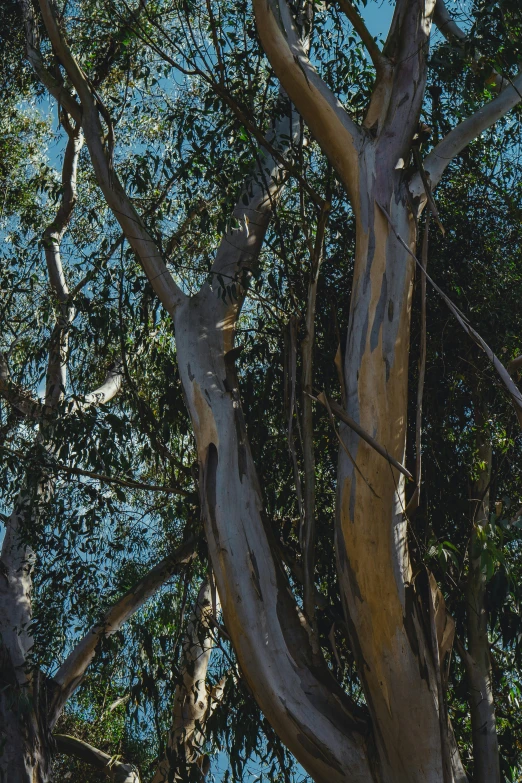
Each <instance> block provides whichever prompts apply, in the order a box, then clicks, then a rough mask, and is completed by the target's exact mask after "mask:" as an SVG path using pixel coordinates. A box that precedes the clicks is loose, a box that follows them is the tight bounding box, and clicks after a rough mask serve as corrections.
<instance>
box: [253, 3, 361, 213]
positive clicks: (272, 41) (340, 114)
mask: <svg viewBox="0 0 522 783" xmlns="http://www.w3.org/2000/svg"><path fill="white" fill-rule="evenodd" d="M253 6H254V13H255V18H256V24H257V29H258V32H259V36H260V38H261V43H262V45H263V49H264V50H265V52H266V54H267V57H268V59H269V60H270V64H271V65H272V67H273V69H274V71H275V73H276V76H277V78H278V79H279V81H280V82H281V84H282V86H283V88H284V90H285V92H286V93H287V95H288V96H289V98H290V100H291V101H292V103H293V104H294V105H295V107H296V108H297V110H298V112H299V113H300V114H301V116H302V117H303V119H304V121H305V122H306V124H307V125H308V127H309V128H310V130H311V132H312V133H313V135H314V136H315V138H316V139H317V140H318V142H319V143H320V145H321V147H322V149H323V151H324V153H325V154H326V155H327V157H328V159H329V160H330V162H331V164H332V166H333V167H334V168H335V170H336V171H337V173H338V174H339V177H340V178H341V180H342V182H343V183H344V185H345V187H346V189H347V192H348V195H349V196H350V198H351V199H352V201H354V200H357V192H356V179H357V168H358V155H359V150H360V147H361V144H362V138H363V137H362V134H361V131H360V129H359V128H358V126H357V125H356V124H355V123H354V122H353V120H352V119H351V117H350V116H349V115H348V113H347V112H346V111H345V109H344V108H343V106H342V105H341V103H340V102H339V100H338V99H337V98H336V96H335V95H334V94H333V92H332V91H331V90H330V89H329V88H328V87H327V86H326V84H325V83H324V81H323V80H322V79H321V77H320V76H319V74H318V73H317V71H316V70H315V68H313V66H312V65H311V63H310V61H309V60H308V57H307V56H306V53H305V51H304V48H303V45H302V43H301V41H300V40H299V36H298V32H297V29H296V26H295V24H294V20H293V18H292V15H291V12H290V9H289V7H288V5H287V3H286V0H268V2H266V0H254V2H253Z"/></svg>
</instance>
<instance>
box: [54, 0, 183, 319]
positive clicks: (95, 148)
mask: <svg viewBox="0 0 522 783" xmlns="http://www.w3.org/2000/svg"><path fill="white" fill-rule="evenodd" d="M40 10H41V13H42V17H43V21H44V24H45V27H46V29H47V33H48V35H49V38H50V41H51V43H52V45H53V48H54V50H55V51H56V53H57V55H58V56H59V58H60V61H61V63H62V65H63V67H64V68H65V70H66V71H67V74H68V76H69V78H70V80H71V82H72V84H73V85H74V88H75V89H76V92H77V93H78V96H79V98H80V102H81V106H82V129H83V132H84V135H85V141H86V143H87V147H88V149H89V153H90V156H91V161H92V164H93V168H94V172H95V174H96V178H97V181H98V184H99V186H100V188H101V190H102V191H103V195H104V196H105V199H106V201H107V204H108V206H109V207H110V209H111V210H112V212H113V214H114V216H115V218H116V220H117V221H118V223H119V224H120V226H121V228H122V231H123V233H124V234H125V237H126V239H127V241H128V242H129V244H130V245H131V247H132V248H133V250H134V251H135V253H136V255H137V256H138V258H139V260H140V263H141V265H142V267H143V270H144V271H145V273H146V275H147V277H148V278H149V281H150V282H151V284H152V286H153V288H154V290H155V292H156V294H157V295H158V297H159V299H160V301H161V302H162V304H163V305H164V307H165V309H166V310H167V312H169V313H170V314H171V315H172V314H173V313H174V311H175V309H176V307H177V306H178V305H179V304H180V302H181V301H183V299H184V297H185V294H184V293H183V292H182V290H181V289H180V288H179V286H178V285H177V284H176V282H175V281H174V279H173V277H172V275H171V273H170V272H169V271H168V269H167V267H166V265H165V262H164V260H163V257H162V255H161V252H160V250H159V248H158V247H157V245H156V243H155V242H154V240H153V239H152V237H151V236H150V234H149V233H148V231H147V230H146V228H145V226H144V224H143V221H142V220H141V218H140V216H139V215H138V213H137V211H136V210H135V208H134V206H133V204H132V202H131V200H130V199H129V197H128V196H127V194H126V192H125V190H124V188H123V187H122V185H121V183H120V181H119V179H118V177H117V175H116V172H114V171H113V169H112V162H111V157H112V156H111V149H110V147H111V128H112V124H111V121H110V117H109V116H108V114H107V112H106V110H105V108H104V107H103V105H102V104H101V101H100V98H99V97H98V96H97V95H96V92H95V90H94V89H93V88H92V87H91V85H90V83H89V80H88V79H87V77H86V76H85V74H84V73H83V71H82V70H81V68H80V67H79V66H78V64H77V62H76V60H75V59H74V57H73V55H72V53H71V51H70V49H69V46H68V44H67V42H66V40H65V36H64V34H63V32H62V30H61V29H60V26H59V23H58V21H57V19H56V17H55V15H54V11H53V9H52V6H51V3H50V1H49V0H40ZM46 86H47V85H46ZM50 91H51V93H52V94H53V95H54V96H55V97H57V96H56V95H55V93H54V92H53V91H52V90H50ZM100 114H101V115H102V116H103V118H104V120H105V122H106V124H107V126H108V130H109V149H108V150H107V149H106V148H105V145H104V134H103V130H102V125H101V119H100Z"/></svg>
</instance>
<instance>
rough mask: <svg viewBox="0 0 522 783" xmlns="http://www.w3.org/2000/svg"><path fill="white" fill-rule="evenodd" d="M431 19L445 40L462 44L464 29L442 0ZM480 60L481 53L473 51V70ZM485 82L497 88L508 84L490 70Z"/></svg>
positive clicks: (464, 36)
mask: <svg viewBox="0 0 522 783" xmlns="http://www.w3.org/2000/svg"><path fill="white" fill-rule="evenodd" d="M433 21H434V22H435V24H436V25H437V27H438V28H439V30H440V32H441V33H442V35H443V36H444V38H446V40H447V41H449V42H450V43H459V44H463V43H464V42H465V41H466V40H467V38H468V36H467V35H466V33H465V32H464V30H463V29H462V28H461V27H459V25H458V24H457V23H456V22H455V20H454V19H453V17H452V16H451V14H450V13H449V11H448V9H447V8H446V5H445V4H444V0H437V2H436V4H435V13H434V15H433ZM481 60H482V55H481V54H480V52H475V54H474V56H473V60H472V62H471V67H472V69H473V70H474V71H477V70H478V69H479V67H480V63H481ZM487 82H488V83H491V84H494V85H495V87H498V89H502V88H503V87H505V86H506V85H507V84H509V81H508V80H507V79H506V78H505V77H503V76H501V74H499V73H497V72H496V71H492V72H491V73H490V74H489V75H488V78H487Z"/></svg>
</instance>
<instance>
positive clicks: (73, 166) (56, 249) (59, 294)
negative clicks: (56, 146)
mask: <svg viewBox="0 0 522 783" xmlns="http://www.w3.org/2000/svg"><path fill="white" fill-rule="evenodd" d="M62 122H63V125H64V127H65V129H66V131H67V135H68V136H69V140H68V142H67V146H66V148H65V155H64V160H63V167H62V191H63V192H62V198H61V201H60V206H59V208H58V211H57V213H56V216H55V218H54V220H53V221H52V223H51V224H50V225H49V226H47V228H46V229H45V231H44V234H43V238H42V245H43V247H44V251H45V260H46V261H47V272H48V275H49V282H50V284H51V289H52V291H53V294H54V296H55V297H56V299H57V301H58V314H57V318H56V324H55V326H54V329H53V331H52V333H51V338H50V341H49V357H48V362H47V379H46V391H45V404H46V405H48V406H49V407H50V408H51V409H52V408H55V407H56V406H57V405H58V403H59V402H60V399H61V397H62V395H63V394H64V392H65V383H66V375H67V357H68V347H69V328H70V325H71V322H72V320H73V319H74V315H75V311H74V308H73V307H72V306H71V305H70V303H69V289H68V288H67V283H66V280H65V275H64V272H63V266H62V259H61V256H60V243H61V240H62V238H63V235H64V234H65V232H66V230H67V226H68V225H69V223H70V220H71V216H72V213H73V209H74V205H75V204H76V172H77V167H78V156H79V154H80V150H81V148H82V146H83V136H82V132H81V128H80V126H79V125H77V126H76V128H72V127H71V125H70V124H69V118H68V117H67V115H66V114H65V112H63V113H62Z"/></svg>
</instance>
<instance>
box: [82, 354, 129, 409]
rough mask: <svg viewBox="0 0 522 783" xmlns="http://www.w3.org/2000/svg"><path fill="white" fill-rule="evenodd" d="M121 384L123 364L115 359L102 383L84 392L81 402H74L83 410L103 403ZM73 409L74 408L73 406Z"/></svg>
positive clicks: (109, 398)
mask: <svg viewBox="0 0 522 783" xmlns="http://www.w3.org/2000/svg"><path fill="white" fill-rule="evenodd" d="M122 384H123V365H122V362H121V360H120V359H117V360H116V361H115V362H114V364H112V365H111V367H110V368H109V370H108V372H107V375H106V376H105V380H104V381H103V383H102V385H101V386H99V387H98V388H97V389H95V390H94V391H92V392H90V393H89V394H86V395H85V397H84V398H83V401H82V402H79V403H76V406H77V407H78V408H81V409H82V410H85V408H87V407H89V406H91V405H95V406H98V405H105V403H107V402H109V401H110V400H112V399H113V398H114V397H116V395H117V394H118V393H119V391H120V389H121V387H122ZM73 410H74V408H73Z"/></svg>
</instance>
